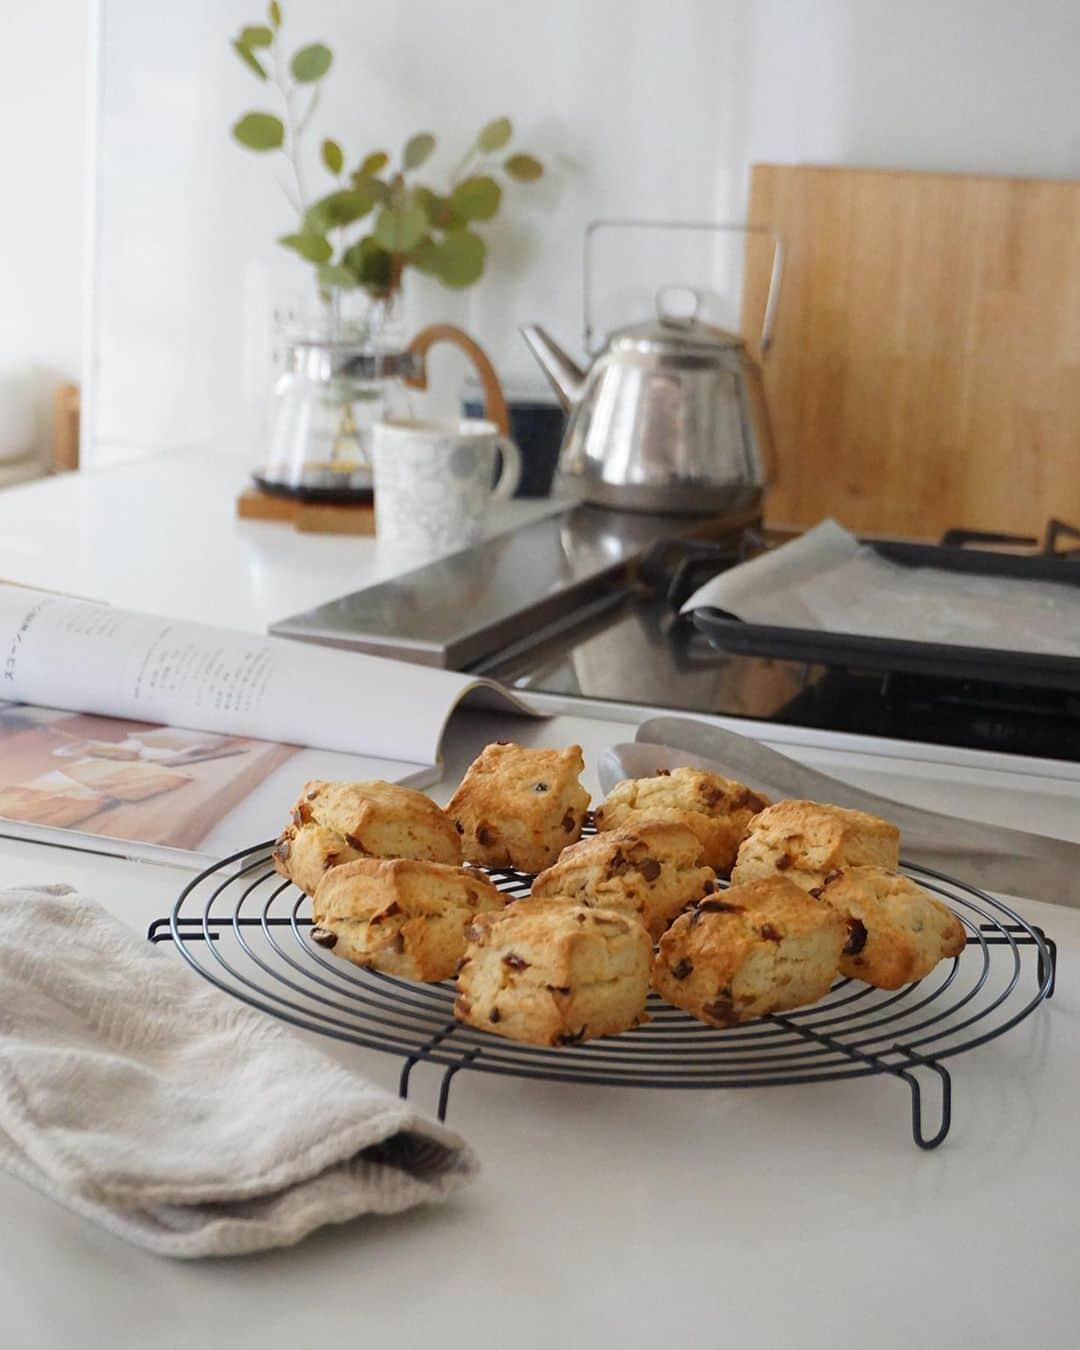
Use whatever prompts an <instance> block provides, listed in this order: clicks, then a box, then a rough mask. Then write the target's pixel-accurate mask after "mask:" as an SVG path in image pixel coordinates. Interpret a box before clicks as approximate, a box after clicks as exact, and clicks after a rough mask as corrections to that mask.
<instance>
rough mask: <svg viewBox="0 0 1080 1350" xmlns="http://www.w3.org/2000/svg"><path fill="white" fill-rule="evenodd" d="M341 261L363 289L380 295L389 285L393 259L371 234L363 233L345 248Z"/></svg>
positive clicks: (392, 270)
mask: <svg viewBox="0 0 1080 1350" xmlns="http://www.w3.org/2000/svg"><path fill="white" fill-rule="evenodd" d="M341 261H342V262H343V263H344V264H345V266H346V267H348V268H349V270H350V271H351V272H352V273H353V275H354V276H355V277H356V279H357V281H358V282H359V283H360V285H361V286H363V287H364V289H365V290H369V291H371V292H373V293H374V294H376V295H380V294H382V293H383V292H384V291H385V290H386V288H387V287H388V286H389V285H390V278H391V277H392V276H393V272H394V262H393V259H392V258H391V256H390V254H389V253H387V251H386V249H384V248H383V247H382V246H381V245H380V244H379V243H378V241H377V240H376V239H375V237H374V236H373V235H370V234H368V235H365V236H364V238H363V239H361V240H359V241H358V242H357V243H355V244H353V245H352V247H351V248H347V249H346V250H345V252H344V253H343V254H342V258H341Z"/></svg>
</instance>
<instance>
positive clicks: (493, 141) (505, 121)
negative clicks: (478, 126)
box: [476, 117, 514, 155]
mask: <svg viewBox="0 0 1080 1350" xmlns="http://www.w3.org/2000/svg"><path fill="white" fill-rule="evenodd" d="M513 134H514V127H513V124H512V123H511V121H510V119H509V117H496V119H495V120H494V122H489V123H488V124H487V126H486V127H484V128H483V130H482V131H481V132H480V135H479V136H477V138H476V144H477V145H478V146H479V147H480V149H481V150H483V151H484V153H485V154H488V155H490V154H492V153H493V152H494V151H495V150H501V149H502V148H503V146H504V145H506V144H507V143H508V142H509V140H510V137H511V136H512V135H513Z"/></svg>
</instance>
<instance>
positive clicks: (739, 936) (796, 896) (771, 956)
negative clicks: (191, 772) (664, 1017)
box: [653, 875, 848, 1027]
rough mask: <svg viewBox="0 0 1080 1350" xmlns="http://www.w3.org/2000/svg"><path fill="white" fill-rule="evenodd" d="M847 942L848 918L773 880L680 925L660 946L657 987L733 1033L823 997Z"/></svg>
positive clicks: (716, 901) (714, 903) (734, 893)
mask: <svg viewBox="0 0 1080 1350" xmlns="http://www.w3.org/2000/svg"><path fill="white" fill-rule="evenodd" d="M847 939H848V928H847V921H846V920H845V919H844V917H843V915H841V914H840V913H838V912H837V911H836V910H834V909H833V908H832V907H831V906H830V905H823V904H822V903H821V901H819V900H814V899H812V898H811V897H810V896H808V895H807V894H806V892H805V891H802V890H800V889H799V887H798V886H796V885H795V884H794V883H793V882H791V881H788V880H787V878H786V877H782V876H776V875H774V876H772V877H769V878H767V879H766V880H764V881H752V882H750V883H748V884H747V885H744V886H732V887H730V888H729V889H728V890H726V891H723V892H721V893H720V894H718V895H712V896H709V897H708V899H706V900H702V902H701V903H700V904H699V905H698V907H697V908H696V909H695V910H693V911H691V912H690V913H688V914H683V915H682V916H681V917H680V918H678V919H676V920H675V922H674V923H673V924H672V925H671V927H670V928H669V929H668V931H667V932H666V933H665V934H664V936H663V937H662V938H661V939H660V951H659V953H658V955H657V958H656V969H655V971H654V972H653V985H654V987H655V988H656V991H657V993H658V994H660V995H661V997H663V998H665V999H667V1001H668V1002H669V1003H673V1004H674V1005H675V1006H676V1007H677V1008H685V1010H686V1011H687V1012H688V1013H690V1014H691V1015H692V1016H694V1017H697V1018H699V1019H700V1020H701V1021H702V1022H708V1023H710V1024H711V1025H712V1026H716V1027H727V1026H733V1025H734V1024H736V1023H738V1022H749V1021H751V1020H752V1019H753V1018H755V1017H764V1016H765V1014H766V1013H773V1012H783V1011H784V1010H785V1009H787V1008H798V1007H801V1006H802V1005H803V1004H804V1003H816V1002H817V1000H818V999H819V998H824V996H825V995H826V994H827V993H828V992H829V988H830V986H831V985H832V982H833V980H834V979H835V978H836V975H837V972H838V969H839V966H840V954H841V952H842V951H843V948H844V943H845V942H846V941H847Z"/></svg>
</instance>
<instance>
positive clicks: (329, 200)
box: [304, 179, 375, 234]
mask: <svg viewBox="0 0 1080 1350" xmlns="http://www.w3.org/2000/svg"><path fill="white" fill-rule="evenodd" d="M371 181H372V180H371V179H368V180H367V183H368V188H367V190H365V189H364V188H363V187H352V188H341V189H340V190H339V191H337V192H331V193H330V194H329V195H328V196H326V197H321V198H320V199H319V200H318V201H317V202H314V203H313V204H312V205H311V206H309V207H308V212H307V215H306V216H305V217H304V229H305V230H308V231H314V232H315V233H316V234H325V232H326V231H327V230H336V229H339V228H340V227H341V226H342V225H351V224H352V222H353V221H354V220H359V219H360V218H361V216H366V215H367V213H368V212H369V211H370V210H371V208H372V207H373V206H374V205H375V193H374V191H372V190H371V187H370V184H371Z"/></svg>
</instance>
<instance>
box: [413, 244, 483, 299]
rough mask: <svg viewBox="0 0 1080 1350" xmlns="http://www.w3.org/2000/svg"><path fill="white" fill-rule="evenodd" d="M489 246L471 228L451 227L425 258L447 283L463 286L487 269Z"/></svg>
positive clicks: (445, 284) (429, 266) (441, 279)
mask: <svg viewBox="0 0 1080 1350" xmlns="http://www.w3.org/2000/svg"><path fill="white" fill-rule="evenodd" d="M486 256H487V249H486V247H485V246H484V241H483V240H482V239H481V238H480V236H479V235H478V234H473V232H472V230H451V231H450V233H449V234H447V235H446V236H445V238H444V239H443V240H442V242H441V243H439V244H436V246H435V249H434V251H433V252H432V253H431V255H430V257H429V258H428V259H427V260H426V261H427V263H428V270H430V271H432V272H434V274H435V275H436V276H437V277H438V278H439V280H440V281H441V282H442V283H443V285H444V286H450V287H452V288H453V289H454V290H462V289H464V287H466V286H471V285H472V284H473V282H474V281H478V280H479V279H480V277H481V275H482V274H483V271H484V259H485V257H486Z"/></svg>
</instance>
